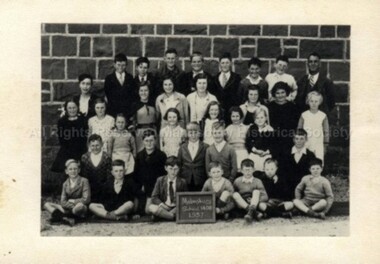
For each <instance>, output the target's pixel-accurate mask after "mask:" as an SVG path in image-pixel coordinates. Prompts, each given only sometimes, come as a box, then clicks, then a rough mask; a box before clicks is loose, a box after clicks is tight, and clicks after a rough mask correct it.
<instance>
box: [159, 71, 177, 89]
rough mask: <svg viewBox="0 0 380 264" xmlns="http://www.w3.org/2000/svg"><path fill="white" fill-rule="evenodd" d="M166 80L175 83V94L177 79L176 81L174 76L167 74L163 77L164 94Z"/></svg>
mask: <svg viewBox="0 0 380 264" xmlns="http://www.w3.org/2000/svg"><path fill="white" fill-rule="evenodd" d="M166 80H170V81H172V83H173V92H174V91H175V90H176V88H177V87H176V81H175V79H174V76H172V75H170V74H166V75H164V76H163V77H162V79H161V89H162V91H163V92H165V90H164V81H166Z"/></svg>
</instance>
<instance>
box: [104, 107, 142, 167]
mask: <svg viewBox="0 0 380 264" xmlns="http://www.w3.org/2000/svg"><path fill="white" fill-rule="evenodd" d="M126 126H127V120H126V118H125V116H124V115H123V114H117V115H116V126H115V128H114V129H112V132H111V135H110V137H109V139H108V144H107V148H108V151H107V153H108V154H109V155H110V156H111V158H112V160H117V159H120V160H122V161H124V163H125V174H130V173H132V172H133V170H134V167H135V157H136V141H135V137H134V136H133V135H132V134H131V133H130V132H129V131H128V129H127V128H126Z"/></svg>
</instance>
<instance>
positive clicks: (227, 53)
mask: <svg viewBox="0 0 380 264" xmlns="http://www.w3.org/2000/svg"><path fill="white" fill-rule="evenodd" d="M222 59H229V60H230V61H232V57H231V53H229V52H224V53H223V54H222V55H221V56H220V57H219V61H221V60H222Z"/></svg>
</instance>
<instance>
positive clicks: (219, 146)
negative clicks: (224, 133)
mask: <svg viewBox="0 0 380 264" xmlns="http://www.w3.org/2000/svg"><path fill="white" fill-rule="evenodd" d="M214 144H215V147H216V148H217V149H218V148H220V149H223V148H224V145H225V144H226V141H225V140H223V141H222V142H220V143H216V142H214Z"/></svg>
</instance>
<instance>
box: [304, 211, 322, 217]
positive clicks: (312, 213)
mask: <svg viewBox="0 0 380 264" xmlns="http://www.w3.org/2000/svg"><path fill="white" fill-rule="evenodd" d="M306 214H307V215H308V216H310V217H314V218H319V214H318V213H316V212H314V211H313V210H311V209H309V211H307V213H306Z"/></svg>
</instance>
